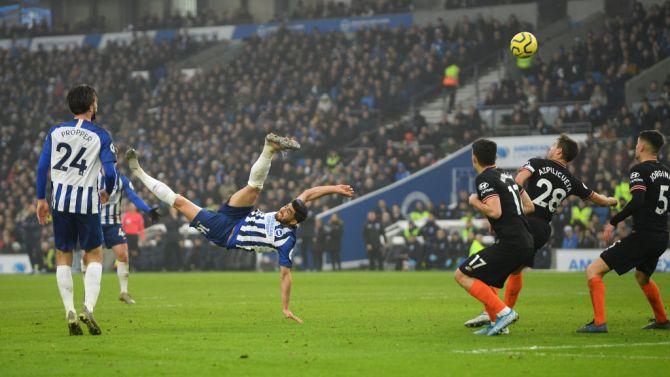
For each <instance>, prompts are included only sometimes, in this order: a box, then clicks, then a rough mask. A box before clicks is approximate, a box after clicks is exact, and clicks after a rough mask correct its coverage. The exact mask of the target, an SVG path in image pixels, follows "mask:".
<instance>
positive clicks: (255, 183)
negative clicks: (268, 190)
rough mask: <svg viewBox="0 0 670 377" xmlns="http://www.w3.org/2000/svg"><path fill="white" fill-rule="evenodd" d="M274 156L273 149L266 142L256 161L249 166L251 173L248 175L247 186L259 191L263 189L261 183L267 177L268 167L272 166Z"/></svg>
mask: <svg viewBox="0 0 670 377" xmlns="http://www.w3.org/2000/svg"><path fill="white" fill-rule="evenodd" d="M274 155H275V151H274V149H273V148H272V147H271V146H270V145H269V144H268V143H267V142H266V143H265V146H264V147H263V152H261V155H260V156H259V157H258V160H256V162H254V164H253V166H251V173H249V182H247V183H248V184H249V186H251V187H256V188H259V189H262V188H263V183H264V182H265V179H266V178H267V177H268V172H269V171H270V165H272V157H273V156H274Z"/></svg>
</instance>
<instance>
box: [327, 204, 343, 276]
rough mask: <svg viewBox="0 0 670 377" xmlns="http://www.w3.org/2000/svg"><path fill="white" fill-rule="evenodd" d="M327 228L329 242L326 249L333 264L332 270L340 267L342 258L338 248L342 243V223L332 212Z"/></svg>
mask: <svg viewBox="0 0 670 377" xmlns="http://www.w3.org/2000/svg"><path fill="white" fill-rule="evenodd" d="M328 228H329V233H330V242H329V244H328V251H330V262H331V263H332V264H333V271H339V270H341V269H342V260H341V259H342V258H341V256H340V248H341V246H340V245H341V244H342V233H343V232H344V223H343V222H342V220H340V218H339V217H338V216H337V213H334V214H332V215H331V216H330V220H328Z"/></svg>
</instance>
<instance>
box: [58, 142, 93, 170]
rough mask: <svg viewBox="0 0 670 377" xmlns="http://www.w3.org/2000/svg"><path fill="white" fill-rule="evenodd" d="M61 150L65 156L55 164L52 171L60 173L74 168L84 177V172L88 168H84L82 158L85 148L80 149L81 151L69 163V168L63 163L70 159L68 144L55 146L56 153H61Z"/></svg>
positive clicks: (70, 148) (84, 161)
mask: <svg viewBox="0 0 670 377" xmlns="http://www.w3.org/2000/svg"><path fill="white" fill-rule="evenodd" d="M62 150H65V154H64V155H63V157H61V159H60V160H59V161H58V162H57V163H56V165H54V166H53V169H56V170H60V171H67V169H68V168H75V169H79V175H84V172H85V171H86V168H87V167H88V166H86V160H84V159H83V158H82V157H83V156H84V153H86V148H84V147H81V149H79V151H78V152H77V154H76V155H75V156H74V158H73V159H72V161H71V162H70V166H69V167H68V166H67V165H66V164H65V163H66V162H67V161H68V160H69V159H70V156H71V155H72V147H71V146H70V144H68V143H58V145H57V146H56V151H58V152H61V151H62Z"/></svg>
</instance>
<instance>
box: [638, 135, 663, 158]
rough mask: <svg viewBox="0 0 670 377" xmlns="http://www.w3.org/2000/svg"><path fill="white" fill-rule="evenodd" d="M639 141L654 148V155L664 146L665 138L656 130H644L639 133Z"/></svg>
mask: <svg viewBox="0 0 670 377" xmlns="http://www.w3.org/2000/svg"><path fill="white" fill-rule="evenodd" d="M639 137H640V139H641V140H644V141H646V142H647V143H649V145H651V147H652V148H654V153H658V152H659V151H660V150H661V148H662V147H663V145H664V144H665V137H663V134H662V133H660V132H658V131H656V130H644V131H642V132H640V136H639Z"/></svg>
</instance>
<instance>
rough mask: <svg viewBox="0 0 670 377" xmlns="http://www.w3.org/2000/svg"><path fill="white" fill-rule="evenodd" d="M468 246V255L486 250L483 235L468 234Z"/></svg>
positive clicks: (470, 232) (471, 232)
mask: <svg viewBox="0 0 670 377" xmlns="http://www.w3.org/2000/svg"><path fill="white" fill-rule="evenodd" d="M467 239H468V244H469V245H470V249H469V252H468V254H469V255H472V254H477V253H478V252H479V251H481V250H482V249H483V248H484V242H483V237H482V235H481V234H477V233H475V232H473V231H469V232H468V238H467Z"/></svg>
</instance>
